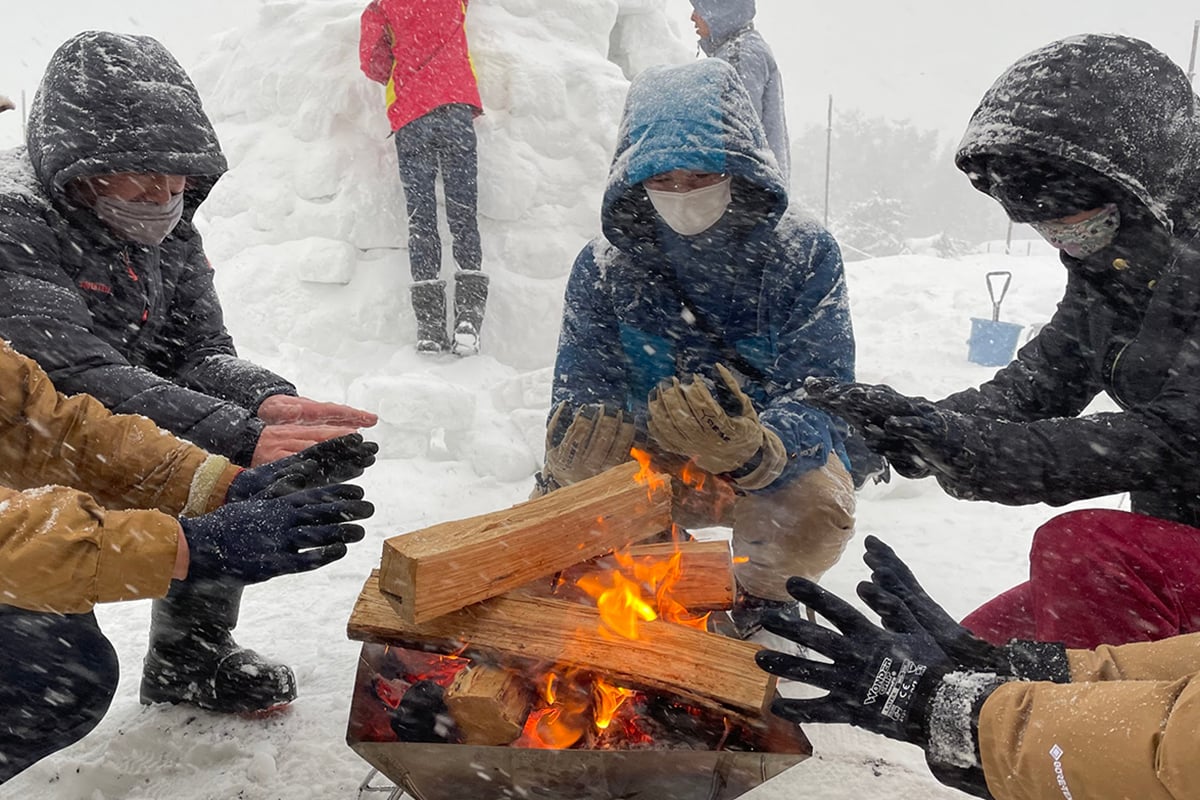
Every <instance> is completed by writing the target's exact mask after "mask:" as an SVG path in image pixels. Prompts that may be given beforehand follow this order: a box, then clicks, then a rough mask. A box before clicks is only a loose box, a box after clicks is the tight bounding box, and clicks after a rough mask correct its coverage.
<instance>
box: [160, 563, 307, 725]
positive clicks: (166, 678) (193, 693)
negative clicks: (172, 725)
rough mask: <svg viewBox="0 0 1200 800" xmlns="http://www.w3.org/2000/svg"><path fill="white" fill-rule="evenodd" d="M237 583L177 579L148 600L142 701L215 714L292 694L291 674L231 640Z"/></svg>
mask: <svg viewBox="0 0 1200 800" xmlns="http://www.w3.org/2000/svg"><path fill="white" fill-rule="evenodd" d="M241 603H242V587H241V586H238V585H236V584H234V585H231V584H228V583H223V582H215V581H208V582H200V581H196V582H192V581H176V582H175V583H173V584H172V585H171V591H170V592H168V593H167V596H166V597H164V598H162V599H161V600H155V601H154V608H153V611H152V612H151V616H150V650H149V652H148V653H147V654H146V661H145V664H144V667H143V669H142V690H141V700H142V702H143V703H146V704H149V703H187V704H189V705H193V706H198V707H200V708H204V709H207V710H209V711H216V712H220V713H226V714H232V713H253V712H259V711H269V710H271V709H274V708H277V707H279V706H282V705H286V704H287V703H290V702H291V701H292V700H295V699H296V677H295V676H294V675H293V674H292V671H291V670H290V669H289V668H288V667H287V666H286V665H284V664H276V663H274V662H271V661H267V660H266V659H264V658H263V657H262V656H260V655H258V653H255V652H254V651H253V650H245V649H243V648H241V647H239V646H238V644H237V642H235V641H233V635H232V633H231V631H232V630H233V628H234V627H235V626H236V625H237V618H238V609H239V608H240V606H241Z"/></svg>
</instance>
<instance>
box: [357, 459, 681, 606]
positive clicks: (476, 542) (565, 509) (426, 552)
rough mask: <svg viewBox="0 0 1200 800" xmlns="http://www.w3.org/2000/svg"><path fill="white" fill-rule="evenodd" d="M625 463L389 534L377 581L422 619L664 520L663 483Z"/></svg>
mask: <svg viewBox="0 0 1200 800" xmlns="http://www.w3.org/2000/svg"><path fill="white" fill-rule="evenodd" d="M639 469H640V466H639V465H638V464H637V463H636V462H629V463H628V464H623V465H621V466H619V467H614V468H613V469H610V470H608V471H607V472H604V473H601V474H600V475H597V476H595V477H593V478H588V479H587V480H585V481H580V482H579V483H576V484H573V485H571V486H568V487H566V488H563V489H559V490H558V491H555V492H551V493H550V494H548V495H545V496H544V497H539V498H537V499H535V500H530V501H528V502H525V503H521V504H519V505H516V506H513V507H512V508H509V509H506V510H504V511H496V512H493V513H490V514H483V515H481V516H478V517H471V518H469V519H463V520H457V521H455V522H445V523H442V524H440V525H434V526H433V527H430V528H425V529H424V530H420V531H415V532H413V533H406V534H403V535H401V536H393V537H392V538H390V539H387V540H386V541H385V542H384V544H383V563H382V569H381V570H380V586H382V587H383V590H384V591H386V592H390V593H392V594H394V595H396V596H397V597H398V598H399V600H400V606H399V611H400V615H401V616H402V617H403V618H404V619H405V620H407V621H408V622H410V623H423V622H428V621H429V620H433V619H436V618H438V617H440V616H442V615H443V614H448V613H450V612H451V611H457V610H458V609H460V608H465V607H466V606H468V605H471V604H472V603H478V602H479V601H480V600H486V599H487V598H489V597H496V596H497V595H501V594H504V593H505V592H507V591H509V590H511V589H516V588H517V587H519V586H521V585H523V584H526V583H529V582H530V581H533V580H536V579H537V578H540V577H544V576H546V575H552V574H554V573H556V572H559V571H561V570H564V569H566V568H567V567H570V566H572V565H574V564H577V563H578V562H580V561H586V560H587V559H590V558H595V557H596V556H599V555H602V554H604V553H607V552H609V551H610V550H616V549H619V548H622V547H628V546H629V545H630V544H633V543H635V542H640V541H642V540H643V539H648V538H650V537H651V536H654V535H655V534H657V533H661V532H662V531H664V530H667V529H669V528H670V527H671V483H670V480H669V478H668V477H667V476H665V475H652V476H651V478H652V480H651V482H650V484H649V485H647V484H641V483H638V482H636V481H635V480H634V476H635V475H636V474H637V472H638V470H639Z"/></svg>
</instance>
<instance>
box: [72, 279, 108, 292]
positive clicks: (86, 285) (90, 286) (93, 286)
mask: <svg viewBox="0 0 1200 800" xmlns="http://www.w3.org/2000/svg"><path fill="white" fill-rule="evenodd" d="M79 288H80V289H86V290H87V291H89V292H100V293H101V294H112V287H111V286H108V285H107V284H103V283H96V282H95V281H80V282H79Z"/></svg>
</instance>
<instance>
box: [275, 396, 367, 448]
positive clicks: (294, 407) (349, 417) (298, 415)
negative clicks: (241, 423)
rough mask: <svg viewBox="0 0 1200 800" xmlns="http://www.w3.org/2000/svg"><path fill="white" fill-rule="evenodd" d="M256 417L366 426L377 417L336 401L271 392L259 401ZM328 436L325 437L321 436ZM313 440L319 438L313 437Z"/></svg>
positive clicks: (280, 422)
mask: <svg viewBox="0 0 1200 800" xmlns="http://www.w3.org/2000/svg"><path fill="white" fill-rule="evenodd" d="M258 417H259V419H261V420H262V421H263V422H265V423H267V424H268V425H337V426H341V427H348V428H370V427H371V426H372V425H374V424H375V423H377V422H379V417H377V416H376V415H374V414H372V413H371V412H369V411H361V410H359V409H357V408H351V407H350V406H343V405H340V404H338V403H320V402H317V401H316V400H309V399H308V398H307V397H292V396H290V395H286V394H274V395H271V396H270V397H268V398H267V399H266V400H263V401H262V404H261V405H260V406H259V407H258ZM324 438H329V437H324ZM316 441H323V439H317V440H316Z"/></svg>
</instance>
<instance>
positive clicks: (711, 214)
mask: <svg viewBox="0 0 1200 800" xmlns="http://www.w3.org/2000/svg"><path fill="white" fill-rule="evenodd" d="M732 184H733V178H731V177H730V178H726V179H725V180H723V181H721V182H720V183H714V184H713V185H712V186H705V187H704V188H703V189H693V190H692V191H690V192H664V191H660V190H657V189H649V188H648V189H646V196H647V197H649V198H650V202H651V204H653V206H654V210H655V211H657V212H658V215H659V216H660V217H662V218H663V221H664V222H666V223H667V224H668V225H670V226H671V230H673V231H675V232H676V233H678V234H679V235H681V236H695V235H696V234H699V233H703V232H704V231H706V230H708V229H709V228H711V227H712V226H713V225H716V224H717V221H718V220H720V219H721V217H723V216H725V211H726V210H727V209H728V208H729V203H730V202H731V201H732V200H733V195H732V194H731V190H730V186H731V185H732Z"/></svg>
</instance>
